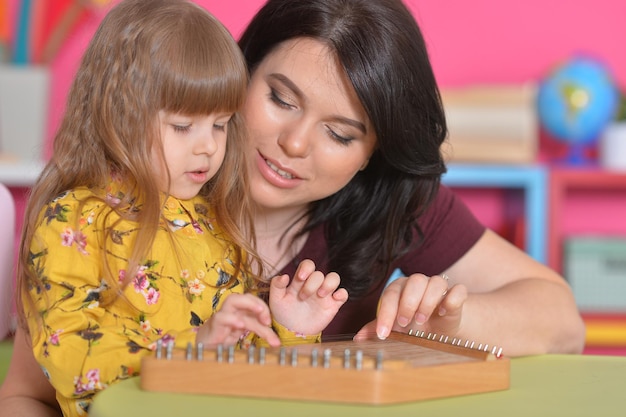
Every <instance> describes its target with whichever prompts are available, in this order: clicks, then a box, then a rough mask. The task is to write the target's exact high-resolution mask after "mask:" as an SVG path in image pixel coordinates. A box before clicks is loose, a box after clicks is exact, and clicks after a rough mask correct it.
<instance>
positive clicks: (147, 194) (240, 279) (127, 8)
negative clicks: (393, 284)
mask: <svg viewBox="0 0 626 417" xmlns="http://www.w3.org/2000/svg"><path fill="white" fill-rule="evenodd" d="M246 88H247V72H246V67H245V64H244V60H243V57H242V55H241V53H240V51H239V49H238V47H237V45H236V43H235V42H234V40H233V39H232V38H231V36H230V34H229V33H228V31H227V30H226V29H225V28H224V27H223V26H222V25H221V24H220V23H219V22H218V21H217V20H215V19H214V18H213V17H212V16H210V15H209V14H208V13H207V12H206V11H205V10H204V9H202V8H200V7H198V6H197V5H194V4H192V3H190V2H187V1H184V0H150V1H147V0H126V1H123V2H121V3H120V4H119V5H118V6H116V7H115V8H113V9H112V10H111V11H110V12H109V14H108V15H107V16H106V17H105V19H104V21H103V22H102V24H101V25H100V27H99V29H98V31H97V32H96V34H95V36H94V38H93V40H92V41H91V43H90V45H89V47H88V49H87V51H86V53H85V55H84V58H83V60H82V63H81V66H80V68H79V70H78V73H77V75H76V78H75V81H74V84H73V86H72V88H71V91H70V93H69V98H68V104H67V109H66V113H65V117H64V119H63V121H62V124H61V126H60V129H59V131H58V133H57V135H56V138H55V142H54V155H53V157H52V159H51V160H50V162H49V163H48V164H47V166H46V168H45V170H44V172H43V174H42V175H41V177H40V179H39V181H38V183H37V184H36V185H35V187H34V188H33V190H32V195H31V198H30V201H29V204H28V208H27V218H26V222H25V225H26V227H25V229H24V232H23V238H22V246H21V253H20V264H19V285H20V288H21V293H22V294H21V295H22V300H21V305H20V310H21V311H22V313H23V317H22V319H23V322H24V323H23V324H26V325H27V327H28V330H29V333H30V337H31V342H32V349H33V353H34V356H35V358H36V360H37V361H38V363H39V364H40V366H41V367H42V368H43V370H44V373H45V374H46V376H47V377H48V378H49V380H50V382H51V384H52V385H53V386H54V388H55V390H56V398H57V401H58V402H59V404H60V407H61V410H62V412H63V414H64V415H68V416H69V415H81V414H85V413H86V412H87V410H88V405H89V403H90V400H91V398H92V396H93V395H94V393H96V392H98V391H99V390H101V389H103V388H105V387H107V386H108V385H110V384H113V383H115V382H116V381H119V380H122V379H125V378H128V377H130V376H133V375H137V373H138V372H139V366H140V360H141V357H142V356H143V355H144V354H148V353H149V352H150V351H151V350H153V349H154V347H155V345H156V342H157V341H158V340H161V341H163V342H169V341H170V340H171V341H174V342H175V345H176V346H179V347H184V346H186V345H187V344H188V343H190V342H191V343H194V344H195V343H199V342H202V343H204V344H205V345H208V344H216V343H224V344H234V343H236V342H237V341H240V340H244V339H245V337H246V336H248V338H247V339H245V340H248V341H250V339H251V338H252V337H253V336H251V335H250V334H251V333H253V334H255V336H254V337H255V338H263V339H265V341H266V343H269V344H270V345H278V344H280V340H279V336H280V338H281V339H283V341H293V340H294V339H296V338H297V335H308V336H300V337H299V339H296V340H301V341H309V342H310V341H314V340H317V339H318V336H319V333H320V332H321V330H322V329H323V328H324V327H325V326H326V325H327V324H328V323H329V322H330V320H331V319H332V317H334V315H335V313H336V312H337V310H338V309H339V307H340V306H341V305H342V304H343V303H344V302H345V301H346V298H347V293H346V292H345V290H337V286H338V284H339V277H338V276H337V274H328V275H327V276H324V275H323V274H322V273H320V272H317V271H315V266H314V264H313V263H312V262H311V261H305V262H303V263H302V264H301V265H300V268H299V271H298V273H296V275H295V278H294V281H293V282H292V283H291V284H289V279H288V277H287V276H281V277H278V278H276V279H275V280H273V281H272V283H271V284H270V297H269V302H270V306H272V307H274V306H275V307H276V309H275V310H276V315H275V319H276V320H275V322H274V323H272V319H271V318H270V312H269V309H268V307H267V305H266V304H265V303H264V302H263V301H262V300H261V299H260V298H258V297H257V296H255V295H254V294H253V293H254V292H255V291H256V290H258V289H259V287H260V285H259V283H257V282H256V281H255V280H254V279H253V278H251V274H250V272H249V271H250V268H249V266H250V265H251V264H252V263H253V261H255V260H256V258H255V257H254V256H253V255H252V254H254V250H253V248H251V247H250V245H249V244H247V243H246V239H248V240H250V238H252V237H254V233H253V231H252V230H251V228H250V227H249V225H250V221H249V215H248V207H249V203H248V200H247V196H246V193H245V190H246V184H245V182H244V181H245V178H246V173H245V163H244V161H243V160H242V155H244V151H243V141H244V137H243V136H242V128H241V126H240V120H239V116H238V115H237V114H236V113H235V112H236V111H237V110H238V109H239V107H240V106H241V105H242V104H243V102H244V99H245V93H246ZM240 226H242V227H240ZM259 264H260V262H254V265H259ZM251 292H252V293H251ZM244 293H245V294H244ZM272 325H273V326H272ZM270 326H272V327H273V329H274V330H276V331H277V333H278V335H277V334H276V333H274V330H273V329H272V327H270ZM287 329H289V330H287Z"/></svg>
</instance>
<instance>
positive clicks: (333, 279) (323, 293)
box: [317, 272, 341, 298]
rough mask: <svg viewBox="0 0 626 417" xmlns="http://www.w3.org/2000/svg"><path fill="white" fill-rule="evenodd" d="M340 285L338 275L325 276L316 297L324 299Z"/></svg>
mask: <svg viewBox="0 0 626 417" xmlns="http://www.w3.org/2000/svg"><path fill="white" fill-rule="evenodd" d="M340 283H341V279H340V278H339V274H337V273H336V272H331V273H329V274H328V275H326V278H324V280H323V282H322V284H321V285H320V287H319V289H318V290H317V296H318V297H321V298H324V297H327V296H328V295H330V294H333V293H334V292H335V290H336V289H337V287H339V284H340Z"/></svg>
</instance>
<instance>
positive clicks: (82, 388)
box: [25, 182, 318, 416]
mask: <svg viewBox="0 0 626 417" xmlns="http://www.w3.org/2000/svg"><path fill="white" fill-rule="evenodd" d="M111 184H112V185H111V186H110V187H109V188H108V189H107V190H106V193H103V192H98V193H97V195H103V194H106V197H105V198H104V199H102V198H100V199H96V198H93V197H94V195H96V193H94V192H93V191H92V190H90V189H87V188H77V189H74V190H71V191H69V192H66V193H64V194H63V195H61V196H59V197H58V198H56V199H55V200H54V201H52V202H50V203H49V204H48V206H47V207H45V208H44V209H43V210H42V214H41V217H40V221H39V224H38V227H37V230H36V234H35V237H34V239H33V241H32V242H31V246H30V251H31V264H30V266H29V267H31V268H33V270H34V271H35V272H36V274H37V275H38V277H39V278H40V279H41V282H42V285H40V286H37V287H34V286H33V287H32V288H29V291H30V295H31V296H32V298H34V300H35V306H34V307H35V309H34V311H27V320H28V323H29V327H30V332H31V335H33V337H32V339H33V352H34V355H35V358H36V359H37V361H38V362H39V363H40V365H41V367H42V369H43V371H44V373H45V374H46V376H47V377H48V379H49V380H50V382H51V383H52V385H53V386H54V388H55V389H56V392H57V400H58V401H59V404H60V406H61V408H62V410H63V413H64V415H66V416H78V415H86V414H87V411H88V408H89V404H90V403H91V398H92V396H93V395H94V394H95V393H96V392H98V391H99V390H102V389H104V388H106V387H107V386H108V385H111V384H113V383H115V382H117V381H120V380H123V379H126V378H129V377H131V376H136V375H138V373H139V370H140V369H139V367H140V361H141V358H142V357H143V356H144V355H146V354H150V352H151V351H152V350H154V348H155V346H156V342H157V340H159V339H161V340H162V341H163V342H165V343H167V342H169V341H170V340H173V341H174V342H175V346H176V347H185V346H186V345H187V343H189V342H191V343H195V335H196V330H197V327H198V326H199V325H201V324H202V323H203V322H204V321H205V320H207V318H209V317H210V316H211V315H212V314H213V313H214V312H215V311H217V310H218V309H219V308H220V306H221V304H222V302H223V300H224V299H225V298H226V296H227V295H229V294H232V293H243V292H244V291H245V290H246V288H245V287H246V285H245V282H244V281H243V280H242V279H241V278H239V279H237V280H233V279H232V276H233V273H234V267H233V265H232V262H231V259H230V254H232V249H233V248H232V246H231V245H230V243H229V242H227V241H225V240H224V239H223V237H222V236H221V233H220V229H219V227H218V226H217V225H216V224H215V222H214V219H213V218H212V217H211V210H210V208H209V207H208V205H207V203H206V201H205V200H204V199H202V198H200V197H196V198H194V199H192V200H189V201H181V200H177V199H175V198H171V197H170V198H169V199H168V200H167V201H166V204H165V208H164V216H163V217H164V218H165V221H163V222H162V224H160V227H159V231H158V232H157V236H156V240H155V242H154V245H153V247H152V249H151V251H150V253H149V256H148V259H145V261H144V262H143V263H142V264H141V267H140V271H139V273H138V274H137V275H136V276H135V277H133V278H132V280H131V281H130V284H129V285H127V286H126V287H124V288H123V290H121V293H119V294H118V293H117V292H118V291H120V290H119V288H117V289H111V288H109V285H107V284H106V282H105V281H104V280H103V277H104V276H105V271H104V267H103V262H102V251H103V250H105V249H104V247H103V243H102V242H103V237H104V231H105V230H107V229H108V228H110V227H111V225H113V224H115V222H117V221H118V220H119V217H118V216H117V215H115V213H114V212H112V210H111V209H110V207H109V204H108V203H109V202H113V203H115V202H116V201H118V200H117V199H118V198H119V195H118V194H117V193H118V192H119V189H117V190H116V187H115V183H114V182H112V183H111ZM76 220H78V222H77V221H76ZM76 225H78V226H76ZM138 227H139V225H138V224H137V223H136V222H131V221H122V222H119V223H117V224H115V226H114V236H115V237H114V239H113V242H114V244H113V245H111V240H109V242H108V243H107V248H106V250H108V251H109V252H110V253H108V255H109V257H112V258H113V259H115V262H114V266H113V272H114V274H115V275H116V276H117V277H118V278H119V280H120V281H121V280H122V279H124V277H125V274H126V269H125V268H126V264H127V260H128V257H129V256H130V249H131V248H132V245H133V242H134V239H135V236H136V231H137V229H138ZM167 229H169V231H171V232H173V233H169V232H168V230H167ZM109 262H110V261H109ZM110 296H113V297H115V298H114V301H112V302H110V303H107V304H106V305H105V306H102V305H101V302H102V301H103V300H104V299H105V298H106V297H110ZM25 306H27V307H28V306H29V304H28V301H25ZM278 327H279V329H278V330H279V331H278V333H279V336H280V337H281V339H289V340H293V339H294V337H296V335H295V334H293V333H291V332H289V331H287V330H286V329H284V328H280V326H278ZM305 339H306V340H302V341H303V342H305V341H306V342H311V341H315V340H317V339H318V338H315V337H307V338H305Z"/></svg>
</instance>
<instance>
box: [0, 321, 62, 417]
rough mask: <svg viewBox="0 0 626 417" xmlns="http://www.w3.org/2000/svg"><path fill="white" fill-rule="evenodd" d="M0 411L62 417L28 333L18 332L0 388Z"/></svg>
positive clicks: (19, 415)
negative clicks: (36, 359) (36, 357)
mask: <svg viewBox="0 0 626 417" xmlns="http://www.w3.org/2000/svg"><path fill="white" fill-rule="evenodd" d="M0 410H2V415H3V416H7V417H8V416H11V417H22V416H23V417H60V416H61V410H60V408H59V405H58V403H57V401H56V398H55V391H54V388H53V387H52V385H50V383H49V382H48V380H47V379H46V377H45V376H44V374H43V372H42V370H41V368H40V367H39V365H38V364H37V361H35V357H34V356H33V351H32V349H31V346H30V341H29V340H28V336H27V335H26V333H25V332H24V331H23V330H22V329H19V328H18V330H17V332H16V334H15V340H14V346H13V356H12V357H11V365H10V366H9V371H8V373H7V376H6V378H5V380H4V383H3V384H2V386H1V387H0Z"/></svg>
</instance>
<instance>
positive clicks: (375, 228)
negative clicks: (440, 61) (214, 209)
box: [239, 0, 584, 356]
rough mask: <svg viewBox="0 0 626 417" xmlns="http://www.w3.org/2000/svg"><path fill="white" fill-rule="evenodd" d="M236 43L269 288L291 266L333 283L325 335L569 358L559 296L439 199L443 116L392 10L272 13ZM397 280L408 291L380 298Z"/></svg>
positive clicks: (572, 315) (397, 4)
mask: <svg viewBox="0 0 626 417" xmlns="http://www.w3.org/2000/svg"><path fill="white" fill-rule="evenodd" d="M239 43H240V46H241V48H242V50H243V52H244V55H245V57H246V59H247V61H248V65H249V68H250V72H251V82H250V87H249V91H248V98H247V103H246V105H245V107H244V111H243V114H244V118H245V120H246V124H247V126H248V128H249V131H250V139H249V141H250V152H249V157H250V158H251V163H250V176H251V178H250V181H251V194H252V198H253V200H254V202H255V203H256V205H257V215H256V216H257V217H256V220H255V229H256V233H257V239H258V249H259V251H260V254H261V256H262V258H264V259H265V260H266V261H267V263H268V270H270V271H271V273H277V272H282V273H288V274H293V272H294V265H297V262H298V260H300V259H302V258H303V257H308V258H311V259H312V260H313V261H314V262H315V263H316V265H317V266H318V267H320V269H321V270H322V271H324V270H325V271H326V272H327V271H330V270H332V271H336V272H338V273H339V275H340V276H341V280H342V287H344V288H346V289H347V290H348V293H349V300H348V302H347V304H346V305H344V306H343V307H342V309H341V310H340V311H339V313H338V315H337V316H336V318H335V319H334V320H333V322H332V323H331V324H330V325H329V327H328V328H327V329H326V331H325V334H327V335H333V334H343V333H354V332H357V331H359V330H361V331H360V333H359V336H362V335H364V334H365V333H367V332H371V331H375V332H376V333H377V335H378V336H379V337H381V338H385V337H386V336H387V335H388V333H389V331H390V330H391V329H396V330H401V331H408V330H409V328H411V329H420V330H425V331H427V332H434V333H438V334H442V333H443V334H448V335H450V336H453V337H457V338H462V339H472V340H477V341H480V342H482V343H488V344H489V345H492V346H493V345H498V346H501V347H502V348H503V349H504V352H505V353H506V354H507V355H512V356H515V355H526V354H534V353H545V352H580V351H581V350H582V346H583V342H584V326H583V324H582V320H581V318H580V315H579V314H578V311H577V309H576V305H575V302H574V298H573V295H572V292H571V290H570V289H569V287H568V286H567V284H566V283H565V281H564V280H563V279H562V278H561V277H560V276H559V275H558V274H556V273H555V272H554V271H552V270H550V269H548V268H547V267H545V266H544V265H541V264H539V263H537V262H536V261H534V260H533V259H532V258H530V257H529V256H528V255H526V254H525V253H523V252H522V251H520V250H518V249H517V248H515V247H514V246H512V245H511V244H509V243H508V242H507V241H505V240H503V239H502V238H500V237H498V236H497V235H496V234H495V233H494V232H492V231H490V230H485V228H484V227H483V226H481V225H480V224H479V223H478V222H477V220H476V219H475V218H474V217H473V216H472V215H471V214H470V213H469V211H468V210H467V208H466V207H465V206H463V205H462V203H461V202H460V201H459V200H458V199H457V198H456V197H455V196H454V195H452V194H451V193H450V191H449V190H448V189H446V188H445V187H442V186H441V185H440V178H441V175H442V174H443V173H444V172H445V164H444V161H443V158H442V155H441V152H440V145H441V144H442V142H443V140H444V139H445V137H446V134H447V130H446V124H445V117H444V112H443V109H442V105H441V101H440V97H439V92H438V89H437V86H436V83H435V78H434V76H433V73H432V69H431V66H430V63H429V60H428V54H427V50H426V47H425V44H424V40H423V38H422V35H421V33H420V30H419V28H418V26H417V24H416V22H415V20H414V19H413V17H412V15H411V14H410V12H409V11H408V10H407V9H406V7H405V6H404V5H403V4H402V2H401V1H399V0H381V1H375V2H372V1H368V0H302V1H292V0H269V1H268V2H267V3H266V5H265V6H264V7H263V8H262V9H261V10H260V11H259V12H258V13H257V14H256V16H255V17H254V18H253V20H252V22H251V23H250V25H249V26H248V28H247V29H246V31H245V32H244V34H243V35H242V37H241V39H240V42H239ZM396 268H399V269H401V270H402V272H403V273H404V274H405V275H406V277H401V278H399V279H397V280H395V281H393V282H392V283H391V284H390V285H389V286H388V287H387V288H386V289H385V291H384V293H383V289H384V287H385V283H386V277H388V276H389V274H390V272H391V271H393V270H394V269H396ZM272 269H274V270H272ZM448 276H449V277H450V278H449V279H448ZM381 293H382V298H380V295H381ZM379 298H380V300H381V301H380V306H379V311H378V314H377V305H378V300H379ZM368 322H370V323H369V324H367V323H368ZM363 326H364V327H363Z"/></svg>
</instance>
